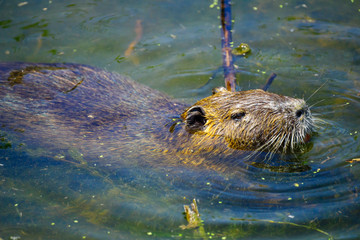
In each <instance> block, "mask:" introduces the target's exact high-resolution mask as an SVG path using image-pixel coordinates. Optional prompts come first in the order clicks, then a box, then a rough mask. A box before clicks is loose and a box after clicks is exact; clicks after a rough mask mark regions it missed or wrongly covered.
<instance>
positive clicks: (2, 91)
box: [0, 63, 185, 156]
mask: <svg viewBox="0 0 360 240" xmlns="http://www.w3.org/2000/svg"><path fill="white" fill-rule="evenodd" d="M0 101H1V102H0V112H1V118H0V125H1V126H2V128H1V129H2V130H4V129H6V131H12V132H13V134H15V135H16V134H17V133H19V132H21V136H20V137H21V138H22V139H23V141H24V142H25V144H27V145H32V144H34V145H38V146H41V147H45V148H48V149H57V150H59V149H63V150H64V151H66V149H69V147H74V148H76V149H78V150H79V151H81V152H84V151H87V152H89V153H90V152H91V153H93V154H92V155H97V156H105V155H107V154H109V153H110V152H113V151H114V150H115V149H117V152H123V150H124V149H126V148H127V146H128V145H131V148H133V147H135V146H136V145H137V144H138V146H137V147H139V148H141V147H142V146H146V145H147V141H151V140H149V139H151V135H154V134H161V132H164V131H162V129H159V128H163V127H164V122H163V121H164V119H167V118H171V116H174V114H177V113H181V111H182V110H183V109H184V108H185V106H184V105H183V104H181V103H177V102H174V101H173V100H171V99H170V98H168V97H167V96H166V95H164V94H162V93H160V92H158V91H156V90H153V89H151V88H149V87H147V86H144V85H142V84H139V83H136V82H135V81H133V80H131V79H129V78H127V77H125V76H122V75H120V74H117V73H111V72H107V71H104V70H101V69H97V68H93V67H90V66H86V65H80V64H30V63H0ZM147 139H148V140H147ZM129 148H130V147H129ZM135 148H136V147H135ZM129 151H130V150H129ZM56 152H58V151H56ZM54 154H55V153H54Z"/></svg>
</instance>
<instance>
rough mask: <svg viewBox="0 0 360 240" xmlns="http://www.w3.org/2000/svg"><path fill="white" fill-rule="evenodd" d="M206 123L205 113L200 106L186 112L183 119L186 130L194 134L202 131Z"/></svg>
mask: <svg viewBox="0 0 360 240" xmlns="http://www.w3.org/2000/svg"><path fill="white" fill-rule="evenodd" d="M205 123H206V116H205V111H204V109H203V108H202V107H200V106H192V107H191V108H189V109H188V110H187V113H186V118H185V126H186V130H187V131H189V132H196V131H199V130H202V129H203V127H204V125H205Z"/></svg>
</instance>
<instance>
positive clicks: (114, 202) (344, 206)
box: [0, 0, 360, 239]
mask: <svg viewBox="0 0 360 240" xmlns="http://www.w3.org/2000/svg"><path fill="white" fill-rule="evenodd" d="M25 3H26V4H25ZM211 4H212V1H191V0H183V1H178V0H177V1H176V0H167V1H165V0H164V1H136V0H135V1H115V0H103V1H101V0H93V1H90V0H88V1H85V0H84V1H80V0H79V1H56V0H52V1H49V0H47V1H40V0H38V1H31V0H29V1H13V0H0V61H1V62H13V61H21V62H24V61H26V62H73V63H82V64H89V65H92V66H96V67H100V68H104V69H107V70H109V71H115V72H119V73H121V74H124V75H128V76H131V78H133V79H135V80H136V81H139V82H141V83H144V84H146V85H149V86H151V87H152V88H155V89H158V90H161V91H163V92H166V93H167V94H168V95H170V96H172V97H174V98H177V99H181V100H183V101H185V102H187V103H189V104H190V103H193V102H195V101H196V100H198V99H201V98H203V97H206V96H208V95H209V94H210V93H211V89H212V88H213V87H216V86H222V85H224V83H223V77H222V75H221V73H219V74H217V75H216V76H215V78H214V79H212V80H211V81H210V82H209V83H208V84H206V83H207V82H208V80H209V78H210V77H211V76H212V75H213V73H214V71H215V70H216V69H218V68H219V66H221V48H220V32H219V19H218V15H219V10H218V9H216V7H215V8H210V7H209V6H210V5H211ZM359 9H360V1H357V0H353V1H351V0H344V1H335V0H332V1H329V0H327V1H325V0H317V1H315V0H313V1H312V0H308V1H305V0H304V1H295V0H290V1H276V0H273V1H270V0H269V1H267V0H266V1H264V0H262V1H260V0H258V1H245V0H243V1H240V0H239V1H235V0H234V4H233V8H232V13H233V18H234V20H235V21H234V24H233V29H234V33H233V40H234V42H235V43H236V44H240V43H241V42H246V43H248V44H249V45H250V47H251V49H252V53H251V55H250V56H248V57H247V58H242V59H238V60H237V62H236V64H237V65H238V67H239V73H238V74H237V78H238V85H239V87H240V88H241V89H243V90H245V89H253V88H258V87H261V86H263V84H264V83H265V81H266V79H267V77H268V76H269V75H270V74H271V73H272V72H275V73H277V75H278V77H277V78H276V80H275V82H274V83H273V84H272V86H271V87H270V91H272V92H275V93H279V94H284V95H289V96H293V97H301V98H305V99H307V98H308V97H310V96H311V95H312V94H313V93H314V92H315V91H316V90H317V89H318V88H319V87H320V86H321V85H323V84H324V86H323V87H322V88H321V89H320V90H319V91H318V92H316V94H314V95H313V96H312V97H311V98H310V99H309V100H308V103H309V105H314V106H313V107H312V112H313V114H314V115H316V116H317V117H318V118H321V119H322V120H324V121H325V122H324V123H322V124H321V128H319V129H317V134H316V136H314V137H313V139H312V148H311V150H310V151H309V152H307V153H305V154H304V155H302V156H301V157H300V165H301V166H306V168H304V169H306V170H303V171H285V172H279V171H272V170H271V169H268V168H266V167H263V166H262V167H254V166H249V165H248V164H247V163H241V164H240V166H241V167H240V170H237V172H234V173H232V174H229V175H225V174H219V173H217V172H209V171H205V170H203V171H198V170H190V169H188V168H185V167H181V166H179V167H178V168H175V167H172V168H170V167H169V168H165V169H148V168H136V169H134V168H121V169H118V168H115V167H113V166H108V167H103V168H95V167H92V166H87V165H85V166H78V165H74V164H72V163H70V162H66V161H61V160H60V161H54V160H53V158H52V157H48V158H46V157H39V156H43V154H40V151H41V153H42V152H43V151H44V150H43V149H38V150H36V149H35V150H34V149H32V150H30V149H28V150H24V148H20V147H19V146H18V142H19V141H21V140H19V139H16V138H11V136H8V134H7V132H6V130H5V129H3V128H1V129H0V140H1V141H0V238H2V239H16V238H19V239H151V238H153V239H172V238H175V239H183V238H187V239H191V238H197V239H289V238H291V239H329V238H330V237H334V238H335V239H359V238H360V221H359V218H358V216H359V214H360V198H359V196H358V195H359V187H360V177H359V176H360V163H357V162H352V163H351V161H349V160H352V159H358V158H360V143H359V138H358V135H359V131H360V128H359V119H360V101H359V100H360V27H359V26H360V10H359ZM137 20H141V21H142V24H141V25H142V29H143V33H142V37H141V39H140V41H139V43H138V44H136V46H135V48H134V51H133V54H132V56H131V57H125V54H124V53H125V50H126V49H127V48H128V46H129V44H130V43H131V42H132V41H133V40H134V39H135V32H134V28H135V25H136V22H137ZM205 84H206V85H205ZM0 114H1V113H0ZM19 149H20V150H19ZM67 154H68V155H70V156H71V159H68V160H71V161H80V160H81V156H79V155H78V154H77V153H76V152H75V153H74V152H71V150H69V152H68V153H67ZM289 165H291V164H290V163H289ZM193 198H196V199H198V206H199V210H200V214H201V218H202V220H203V221H204V223H203V229H204V232H202V231H201V230H199V229H188V230H182V229H181V228H180V227H179V226H180V225H184V224H186V221H185V219H184V216H183V214H182V212H183V205H184V204H186V205H188V204H190V203H191V201H192V199H193ZM292 224H293V225H292ZM294 224H295V225H294Z"/></svg>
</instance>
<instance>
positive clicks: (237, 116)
mask: <svg viewBox="0 0 360 240" xmlns="http://www.w3.org/2000/svg"><path fill="white" fill-rule="evenodd" d="M244 116H245V112H238V113H233V114H231V119H232V120H241V119H242V118H243V117H244Z"/></svg>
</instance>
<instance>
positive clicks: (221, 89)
mask: <svg viewBox="0 0 360 240" xmlns="http://www.w3.org/2000/svg"><path fill="white" fill-rule="evenodd" d="M220 92H228V90H227V89H226V88H224V87H216V88H213V90H212V94H215V93H220Z"/></svg>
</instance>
